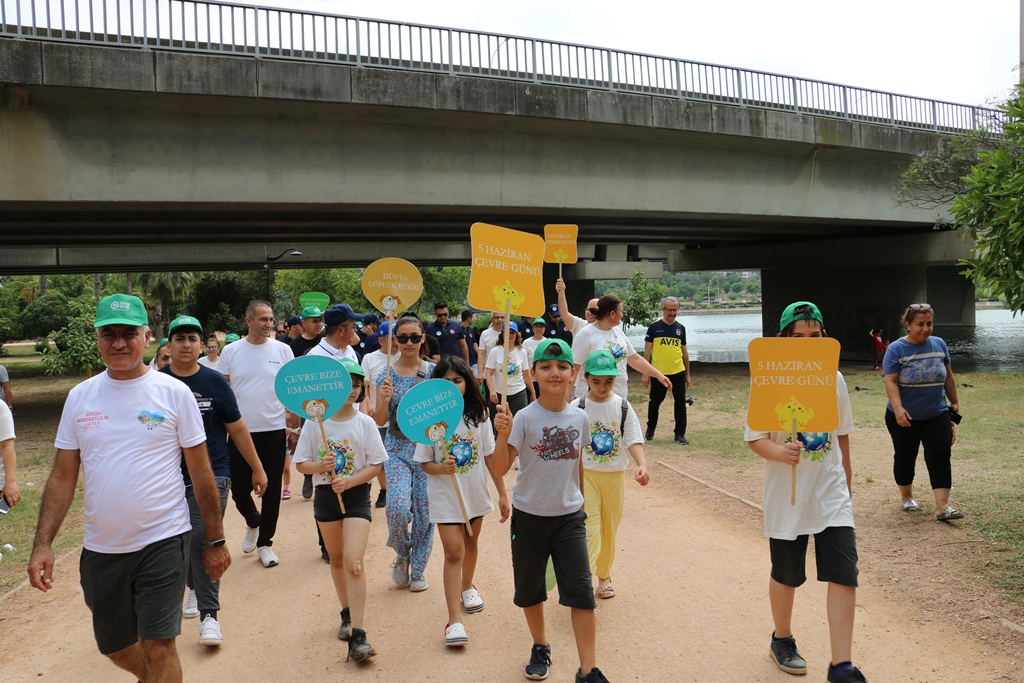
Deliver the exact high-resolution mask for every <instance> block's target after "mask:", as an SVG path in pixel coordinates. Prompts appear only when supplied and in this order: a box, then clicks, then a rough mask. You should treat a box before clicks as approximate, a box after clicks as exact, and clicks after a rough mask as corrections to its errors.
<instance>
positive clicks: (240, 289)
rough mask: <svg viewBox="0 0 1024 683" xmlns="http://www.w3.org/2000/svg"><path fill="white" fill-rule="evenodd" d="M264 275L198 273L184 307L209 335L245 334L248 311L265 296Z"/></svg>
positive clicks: (254, 272)
mask: <svg viewBox="0 0 1024 683" xmlns="http://www.w3.org/2000/svg"><path fill="white" fill-rule="evenodd" d="M265 287H266V280H265V279H264V275H263V272H262V271H258V270H248V271H242V272H233V271H217V272H212V271H211V272H202V273H196V274H195V278H194V279H193V282H192V287H191V290H190V292H189V294H188V296H187V297H186V298H185V300H184V302H183V303H182V307H183V310H185V311H187V312H188V314H189V315H194V316H195V317H196V318H198V319H199V322H201V323H202V324H203V329H204V330H206V331H208V332H214V331H218V332H235V333H238V334H242V333H244V332H245V307H246V304H248V303H249V302H250V301H252V300H253V299H262V298H263V297H264V295H265V291H264V290H265Z"/></svg>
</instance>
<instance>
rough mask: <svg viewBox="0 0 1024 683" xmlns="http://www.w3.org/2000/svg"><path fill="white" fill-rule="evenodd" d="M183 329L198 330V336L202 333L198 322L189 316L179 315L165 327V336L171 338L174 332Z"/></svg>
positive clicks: (201, 327)
mask: <svg viewBox="0 0 1024 683" xmlns="http://www.w3.org/2000/svg"><path fill="white" fill-rule="evenodd" d="M183 327H184V328H185V329H187V330H198V331H199V334H202V333H203V326H202V325H201V324H200V323H199V320H197V319H196V318H193V317H192V316H190V315H179V316H178V317H177V318H175V319H174V320H172V321H171V324H170V325H168V326H167V336H168V337H173V336H174V331H175V330H180V329H181V328H183Z"/></svg>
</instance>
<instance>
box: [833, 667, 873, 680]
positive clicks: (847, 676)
mask: <svg viewBox="0 0 1024 683" xmlns="http://www.w3.org/2000/svg"><path fill="white" fill-rule="evenodd" d="M840 666H842V665H840ZM828 683H868V679H866V678H864V674H862V673H861V672H860V669H858V668H857V667H855V666H850V667H848V668H846V669H845V670H843V672H842V673H838V674H837V673H836V672H835V670H834V669H833V668H832V665H831V664H829V665H828Z"/></svg>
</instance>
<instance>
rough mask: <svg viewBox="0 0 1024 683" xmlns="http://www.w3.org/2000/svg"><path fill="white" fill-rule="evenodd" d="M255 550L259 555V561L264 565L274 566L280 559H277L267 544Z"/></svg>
mask: <svg viewBox="0 0 1024 683" xmlns="http://www.w3.org/2000/svg"><path fill="white" fill-rule="evenodd" d="M257 552H258V553H259V556H260V562H262V563H263V566H264V567H276V566H277V563H278V562H279V561H280V560H278V559H277V553H275V552H274V549H273V548H271V547H270V546H269V545H265V546H263V547H261V548H260V549H259V550H258V551H257Z"/></svg>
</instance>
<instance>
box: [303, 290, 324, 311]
mask: <svg viewBox="0 0 1024 683" xmlns="http://www.w3.org/2000/svg"><path fill="white" fill-rule="evenodd" d="M330 305H331V297H329V296H327V295H326V294H324V293H323V292H306V293H305V294H303V295H301V296H300V297H299V306H301V307H302V308H306V307H307V306H316V307H317V308H319V309H320V310H321V311H326V310H327V307H328V306H330Z"/></svg>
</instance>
